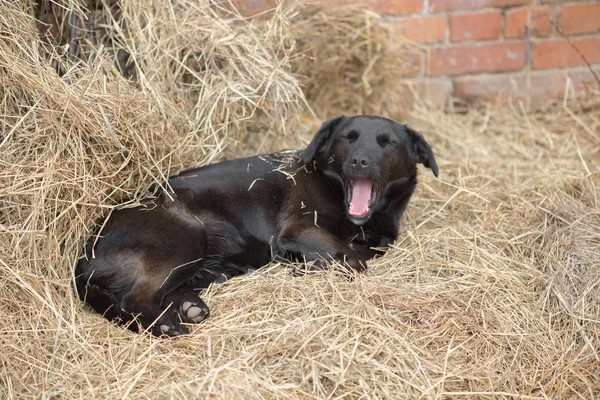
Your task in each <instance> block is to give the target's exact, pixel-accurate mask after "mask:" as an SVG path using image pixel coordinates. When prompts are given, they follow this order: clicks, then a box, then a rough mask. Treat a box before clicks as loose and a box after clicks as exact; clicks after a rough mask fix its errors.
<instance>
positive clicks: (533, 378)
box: [0, 1, 600, 399]
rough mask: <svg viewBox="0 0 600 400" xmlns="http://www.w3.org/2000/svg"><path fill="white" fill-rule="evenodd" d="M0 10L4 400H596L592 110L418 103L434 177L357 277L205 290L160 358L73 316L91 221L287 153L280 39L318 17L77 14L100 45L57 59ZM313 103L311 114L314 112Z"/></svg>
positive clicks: (21, 18)
mask: <svg viewBox="0 0 600 400" xmlns="http://www.w3.org/2000/svg"><path fill="white" fill-rule="evenodd" d="M0 4H1V5H0V8H1V9H0V32H2V33H1V35H2V40H1V41H0V107H1V110H2V111H1V114H2V117H1V118H0V210H1V211H0V315H2V321H3V324H2V327H0V391H1V393H2V398H3V399H4V398H9V399H23V398H65V399H72V398H86V399H87V398H98V399H101V398H153V399H154V398H198V397H212V398H235V399H239V398H244V399H250V398H337V397H342V396H346V397H348V398H359V397H366V398H440V399H441V398H464V397H467V398H540V399H542V398H551V399H557V398H595V397H598V396H600V378H599V377H600V365H599V363H598V361H599V356H598V348H599V343H600V251H599V250H598V249H599V246H600V161H599V160H600V98H599V96H598V94H596V95H595V96H592V97H591V98H590V99H589V100H586V101H584V102H581V103H575V104H567V106H565V107H560V106H559V107H556V108H553V109H548V110H546V112H544V113H539V114H527V113H525V112H524V111H523V110H522V109H520V108H515V109H496V108H493V107H491V106H488V107H484V108H482V109H477V110H476V109H472V110H469V111H467V112H464V113H461V114H458V113H448V112H446V113H442V112H440V111H438V110H435V109H431V108H429V107H427V106H426V105H418V106H417V108H416V109H415V111H414V112H412V113H411V114H410V118H411V121H412V122H413V125H414V126H415V127H417V128H418V129H419V130H421V132H423V133H424V135H425V137H426V138H427V139H428V141H429V142H430V143H431V144H432V146H433V148H434V150H435V152H436V156H437V160H438V164H439V166H440V172H441V175H440V179H439V180H436V179H434V178H433V177H431V176H430V174H429V173H428V172H427V173H423V174H422V177H421V183H420V185H419V187H418V190H417V193H416V194H415V196H414V198H413V201H412V203H411V205H410V206H409V210H408V212H407V214H406V215H405V218H404V221H403V224H402V228H401V233H400V237H399V240H398V242H397V243H396V245H395V247H394V249H392V250H391V251H390V252H389V253H388V254H387V255H385V256H384V257H382V258H380V259H378V260H375V261H373V262H371V263H370V269H369V271H368V273H367V274H365V275H364V276H361V277H359V278H358V279H356V280H355V281H352V282H350V281H348V280H346V279H345V278H343V277H341V276H338V275H337V274H336V273H335V272H330V273H318V274H312V275H308V276H304V277H301V278H294V277H292V276H291V274H290V271H289V269H287V268H286V267H284V266H282V265H278V264H274V265H271V266H269V267H267V268H265V269H263V270H260V271H257V272H255V273H253V274H251V275H248V276H245V277H241V278H239V279H234V280H231V281H229V282H226V283H225V284H221V285H215V286H213V287H212V288H211V289H210V290H209V291H208V292H207V293H206V294H205V295H204V300H205V301H206V303H207V304H208V305H209V307H211V311H212V316H211V318H210V319H209V320H207V321H205V322H203V323H202V324H201V325H199V326H197V327H195V328H194V330H193V333H192V334H191V335H190V336H187V337H183V338H178V339H174V340H157V339H153V338H151V337H148V336H142V335H135V334H132V333H130V332H129V331H125V330H123V329H121V328H119V327H116V326H114V325H112V324H110V323H108V322H107V321H106V320H104V319H102V318H101V317H99V316H98V315H96V314H94V313H93V312H91V310H90V309H89V308H88V307H87V306H85V305H82V304H81V303H80V302H79V301H78V300H77V299H76V296H75V295H74V292H73V289H72V286H71V275H72V269H73V266H74V264H75V262H76V259H77V257H78V256H79V255H80V250H81V247H82V245H83V243H84V241H85V239H86V237H87V235H88V234H89V232H90V230H91V229H92V228H93V222H94V220H95V219H96V218H98V217H100V216H102V215H103V214H105V213H106V212H107V211H108V210H110V209H111V208H113V207H115V206H116V205H119V204H123V203H126V202H131V203H134V202H135V201H137V200H139V199H140V198H141V197H142V196H145V195H148V189H149V188H150V187H151V186H152V185H153V184H161V183H163V182H164V177H165V176H167V175H169V174H171V173H173V172H175V171H176V170H179V169H181V168H185V167H188V166H191V165H198V164H202V163H206V162H209V161H211V160H214V159H217V158H219V157H221V156H223V153H222V150H223V148H224V146H226V145H230V144H233V143H234V142H235V140H239V141H244V148H245V150H246V149H250V148H251V147H252V146H254V147H253V148H254V150H255V151H256V150H257V149H259V148H263V149H264V148H266V147H269V146H270V145H272V143H266V144H265V141H266V139H265V138H267V137H268V138H275V137H276V136H275V135H276V134H280V136H277V137H281V141H282V142H286V143H293V142H294V141H296V140H297V141H299V142H306V140H307V139H308V136H301V137H296V136H295V135H293V134H292V133H290V132H295V130H293V128H294V125H295V122H294V120H295V118H296V116H297V107H298V106H299V105H300V104H301V103H302V102H303V97H302V94H301V93H300V90H299V88H300V86H299V85H298V83H297V82H296V80H295V78H294V77H293V75H292V73H291V71H294V72H295V73H296V74H300V73H302V69H300V68H299V67H295V65H298V64H296V63H297V62H298V60H294V59H293V58H292V57H295V56H296V55H297V54H296V53H295V52H301V53H302V54H308V51H309V50H310V47H307V48H303V47H291V46H290V40H289V39H290V38H293V37H294V32H295V31H294V29H297V25H298V24H300V23H301V22H302V21H314V16H315V15H316V14H314V13H313V14H310V13H309V14H302V13H301V14H285V13H284V12H283V11H281V10H279V11H278V12H276V13H275V14H274V15H272V16H271V17H269V16H267V17H266V19H265V20H263V21H261V22H260V23H259V22H253V23H247V22H245V21H242V20H240V19H239V18H237V19H235V20H234V21H226V20H224V19H223V18H221V17H220V15H222V13H221V12H219V11H215V8H214V7H212V6H209V5H208V4H207V3H201V5H198V4H199V3H198V2H194V3H187V2H185V1H179V2H177V7H171V8H169V7H167V6H166V5H165V3H164V2H156V3H152V2H147V3H144V4H145V5H144V6H143V7H136V8H133V7H131V8H129V6H128V5H129V3H127V2H125V3H124V4H123V8H122V10H121V11H119V13H120V14H118V15H117V14H110V15H109V14H108V13H107V11H106V10H98V11H93V13H99V14H101V15H99V17H100V16H102V17H103V18H105V21H108V22H107V23H106V24H103V25H102V27H103V29H106V30H107V31H108V32H110V37H109V38H104V39H103V40H107V41H106V42H103V43H105V45H104V47H103V48H102V49H101V50H97V51H95V50H94V48H97V47H102V46H97V44H93V43H92V44H91V45H90V41H89V40H88V41H87V42H86V41H85V39H84V38H83V37H82V38H81V39H80V40H79V43H80V45H79V46H77V48H76V49H73V52H72V53H68V52H67V53H64V49H65V47H64V46H56V45H53V44H52V43H50V44H44V43H43V42H41V41H40V40H39V39H38V34H37V31H36V29H37V28H36V26H35V22H34V21H33V19H32V17H31V15H32V13H33V12H32V11H31V10H26V9H17V8H15V6H14V5H13V4H12V2H10V3H9V2H3V3H0ZM71 11H72V12H75V13H76V14H77V15H82V14H81V13H87V11H85V10H75V9H71ZM111 15H112V16H111ZM290 15H291V16H293V20H294V24H292V23H291V22H290V20H289V18H290ZM353 15H356V16H357V17H356V21H358V20H359V19H360V20H362V21H368V23H371V22H373V21H374V20H373V19H372V18H371V17H369V18H371V19H367V20H366V19H365V18H366V17H365V15H366V14H363V13H359V14H357V13H355V14H353ZM67 18H68V17H67ZM311 18H313V19H311ZM332 21H334V22H332V23H333V24H334V25H335V18H334V19H332ZM307 23H308V22H307ZM357 26H358V25H357ZM364 26H366V23H364ZM327 29H329V28H327ZM340 29H341V28H340ZM365 29H366V28H365ZM367 31H368V30H364V31H363V32H367ZM80 33H81V32H80ZM318 34H321V32H315V33H314V35H318ZM67 36H69V35H67ZM83 36H85V35H83ZM86 37H87V36H86ZM331 38H332V39H331V40H334V39H335V37H333V36H332V37H331ZM346 39H348V37H347V36H346V37H344V38H340V41H343V40H346ZM306 40H307V41H311V40H312V39H310V38H307V39H306ZM350 43H354V42H352V41H350ZM88 45H89V47H85V46H88ZM119 50H122V51H124V52H126V53H127V54H128V58H127V59H128V60H129V61H127V62H128V63H129V64H128V65H131V68H130V69H128V71H130V72H129V73H128V74H125V75H127V78H124V77H123V69H122V68H121V66H122V65H123V64H122V63H121V61H119V60H122V58H121V59H116V58H115V57H118V54H119ZM121 54H122V53H121ZM320 54H322V53H320ZM360 55H361V57H363V56H364V57H367V58H366V59H368V55H367V56H365V54H364V53H360ZM331 57H339V56H338V55H337V54H332V55H331ZM115 60H116V61H117V62H115ZM317 61H318V64H313V65H312V67H311V68H317V67H319V65H328V64H327V62H328V61H327V55H326V54H325V55H321V56H320V60H317ZM321 63H322V64H321ZM361 65H362V64H361ZM374 65H375V64H374ZM319 68H320V67H319ZM339 68H345V67H342V66H340V67H339ZM348 68H349V70H350V71H354V72H352V74H354V73H358V72H356V71H360V67H358V68H356V69H353V68H350V67H348ZM378 68H379V67H378ZM381 68H390V67H389V65H388V66H387V67H386V66H381ZM57 71H58V73H57ZM306 71H307V75H305V76H313V77H314V76H326V74H325V73H324V72H319V73H316V72H310V71H309V70H308V67H306ZM59 73H60V74H59ZM335 73H337V72H332V74H335ZM311 74H312V75H311ZM364 76H368V75H364ZM302 79H306V78H302V77H300V80H302ZM304 82H306V80H305V81H304ZM367 82H375V81H373V80H367ZM384 83H385V82H383V84H384ZM384 86H385V84H384V85H383V86H379V87H378V86H376V85H375V86H373V87H374V88H375V89H376V90H383V89H384ZM390 86H392V85H390ZM317 88H318V82H315V86H314V87H313V89H311V90H314V92H307V93H308V98H309V99H318V98H325V97H319V96H321V95H320V94H319V93H320V92H319V91H318V90H317ZM375 89H374V90H375ZM328 90H330V91H335V90H338V89H336V88H335V86H333V87H328ZM339 90H340V92H339V93H342V94H340V98H341V97H343V96H345V93H347V91H348V89H347V88H340V89H339ZM310 93H315V94H310ZM380 93H385V92H384V91H382V92H380ZM364 94H367V95H368V93H365V92H363V95H364ZM389 95H390V96H391V95H392V94H391V93H390V94H389ZM326 96H332V97H329V98H330V99H333V98H334V97H335V96H334V93H328V94H327V95H326ZM356 96H358V95H356ZM340 101H342V100H340ZM367 103H368V102H365V103H364V104H367ZM314 104H317V106H318V107H321V106H322V105H323V104H322V103H318V102H315V103H314ZM314 104H312V105H313V108H315V109H316V108H317V107H316V106H314ZM344 106H345V105H344V104H342V103H338V104H334V105H332V106H331V109H332V110H334V109H337V108H338V107H340V108H341V107H344ZM305 118H306V117H305ZM284 122H286V126H287V136H283V131H284V128H283V127H282V126H283V123H284ZM311 123H312V122H311ZM248 126H254V127H256V126H259V127H263V131H262V132H261V131H259V130H258V129H256V128H254V129H253V130H252V131H251V133H250V134H249V133H248V130H247V127H248ZM301 131H303V130H302V129H301ZM268 142H271V140H268ZM261 146H262V147H261ZM231 147H232V149H233V146H231ZM232 152H233V150H232ZM157 190H159V189H157Z"/></svg>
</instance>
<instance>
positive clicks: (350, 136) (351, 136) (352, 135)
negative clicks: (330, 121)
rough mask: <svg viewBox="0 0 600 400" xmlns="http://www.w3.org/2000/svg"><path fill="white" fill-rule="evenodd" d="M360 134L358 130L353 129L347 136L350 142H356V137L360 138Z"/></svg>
mask: <svg viewBox="0 0 600 400" xmlns="http://www.w3.org/2000/svg"><path fill="white" fill-rule="evenodd" d="M359 136H360V135H359V134H358V132H355V131H352V132H350V133H349V134H348V136H346V138H347V139H348V141H349V142H350V143H352V142H354V141H355V140H356V139H358V137H359Z"/></svg>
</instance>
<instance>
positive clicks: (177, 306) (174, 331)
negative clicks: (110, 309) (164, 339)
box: [121, 261, 208, 336]
mask: <svg viewBox="0 0 600 400" xmlns="http://www.w3.org/2000/svg"><path fill="white" fill-rule="evenodd" d="M198 268H201V263H200V262H199V261H197V262H190V263H184V264H181V265H180V266H177V267H174V268H168V269H164V268H156V267H154V268H153V267H151V266H149V265H147V266H146V267H145V272H144V273H143V274H141V275H140V276H139V277H138V280H137V281H136V283H135V284H134V286H133V287H132V288H131V290H129V292H128V293H127V294H126V295H125V296H124V297H123V299H122V300H121V308H122V310H123V311H125V312H126V313H128V314H130V315H133V316H135V317H136V318H137V321H138V322H139V323H140V324H141V326H142V327H143V328H144V329H148V328H150V330H151V332H152V334H153V335H155V336H161V335H167V336H179V335H183V334H186V333H188V329H187V328H186V327H185V326H183V325H181V322H196V321H198V322H199V321H200V320H201V319H200V318H202V319H204V318H206V317H207V316H208V308H207V307H206V305H205V304H204V303H203V302H202V301H201V300H200V299H199V298H198V296H195V295H193V293H192V289H191V288H190V289H189V290H183V289H179V291H178V288H180V287H182V285H184V284H185V283H186V282H187V281H188V280H189V279H190V278H191V277H193V276H194V274H195V273H196V271H197V269H198ZM170 293H173V295H171V296H169V294H170ZM184 303H185V304H184ZM188 303H189V304H188ZM191 307H195V308H193V309H192V308H191ZM196 308H199V309H200V310H199V311H198V310H196ZM180 315H181V316H182V318H180Z"/></svg>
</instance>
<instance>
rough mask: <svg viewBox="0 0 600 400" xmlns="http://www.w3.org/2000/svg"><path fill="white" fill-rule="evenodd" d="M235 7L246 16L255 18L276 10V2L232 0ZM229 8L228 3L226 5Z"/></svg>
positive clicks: (266, 0) (272, 0)
mask: <svg viewBox="0 0 600 400" xmlns="http://www.w3.org/2000/svg"><path fill="white" fill-rule="evenodd" d="M232 3H233V5H234V7H235V8H236V9H237V10H238V11H239V12H240V14H242V15H245V16H248V17H250V16H253V15H256V14H259V13H261V12H263V11H266V10H269V9H272V8H275V6H276V3H277V2H276V0H232ZM224 5H225V7H227V3H224Z"/></svg>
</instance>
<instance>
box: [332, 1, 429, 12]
mask: <svg viewBox="0 0 600 400" xmlns="http://www.w3.org/2000/svg"><path fill="white" fill-rule="evenodd" d="M323 3H327V4H329V5H346V4H360V5H362V6H364V7H366V8H367V9H369V10H372V11H375V12H376V13H378V14H381V15H409V14H416V13H420V12H421V11H422V10H423V0H362V1H360V0H359V1H357V0H331V1H327V2H325V1H323Z"/></svg>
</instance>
